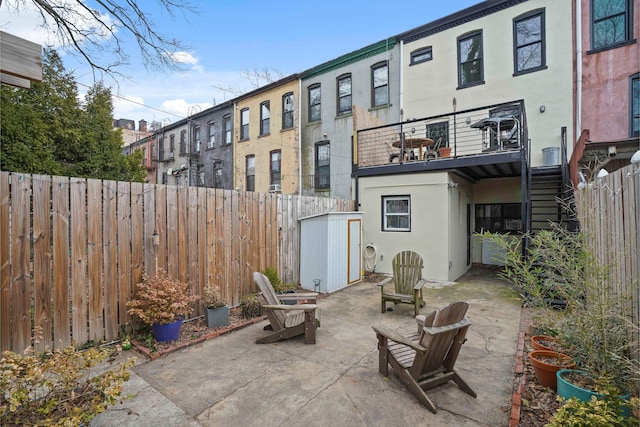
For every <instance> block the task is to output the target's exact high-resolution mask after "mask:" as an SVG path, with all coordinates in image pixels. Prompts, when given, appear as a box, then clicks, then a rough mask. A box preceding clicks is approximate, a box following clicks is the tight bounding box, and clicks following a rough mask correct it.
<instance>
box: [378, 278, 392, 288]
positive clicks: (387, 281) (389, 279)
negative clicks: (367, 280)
mask: <svg viewBox="0 0 640 427" xmlns="http://www.w3.org/2000/svg"><path fill="white" fill-rule="evenodd" d="M392 280H393V277H387V278H386V279H384V280H383V281H382V282H380V283H378V286H380V287H382V286H384V285H386V284H387V283H389V282H390V281H392Z"/></svg>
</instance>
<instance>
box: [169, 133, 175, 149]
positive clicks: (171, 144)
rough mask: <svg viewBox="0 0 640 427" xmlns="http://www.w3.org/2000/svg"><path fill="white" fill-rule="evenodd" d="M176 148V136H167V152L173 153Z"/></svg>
mask: <svg viewBox="0 0 640 427" xmlns="http://www.w3.org/2000/svg"><path fill="white" fill-rule="evenodd" d="M175 147H176V136H175V135H174V134H171V135H169V151H170V152H172V153H173V150H174V149H175Z"/></svg>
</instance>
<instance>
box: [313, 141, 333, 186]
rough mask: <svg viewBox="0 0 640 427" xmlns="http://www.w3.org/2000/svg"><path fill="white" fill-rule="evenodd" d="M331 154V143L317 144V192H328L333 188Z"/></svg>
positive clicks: (315, 183) (322, 142)
mask: <svg viewBox="0 0 640 427" xmlns="http://www.w3.org/2000/svg"><path fill="white" fill-rule="evenodd" d="M330 154H331V151H330V145H329V141H320V142H317V143H316V170H315V182H314V185H315V188H316V189H317V190H328V189H329V188H331V181H330V177H331V175H330V170H331V167H330V165H331V164H330V158H331V156H330Z"/></svg>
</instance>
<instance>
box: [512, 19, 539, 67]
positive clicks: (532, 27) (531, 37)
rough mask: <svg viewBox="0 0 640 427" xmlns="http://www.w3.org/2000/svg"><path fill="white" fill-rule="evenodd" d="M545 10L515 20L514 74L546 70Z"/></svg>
mask: <svg viewBox="0 0 640 427" xmlns="http://www.w3.org/2000/svg"><path fill="white" fill-rule="evenodd" d="M544 32H545V29H544V9H542V10H536V11H533V12H529V13H527V14H525V15H522V16H519V17H518V18H516V19H514V20H513V49H514V52H513V65H514V70H513V72H514V74H522V73H528V72H531V71H538V70H542V69H544V68H546V63H545V61H546V54H545V51H546V47H545V36H544Z"/></svg>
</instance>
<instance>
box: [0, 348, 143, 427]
mask: <svg viewBox="0 0 640 427" xmlns="http://www.w3.org/2000/svg"><path fill="white" fill-rule="evenodd" d="M111 354H112V351H111V350H108V349H99V348H95V347H93V348H89V349H87V350H83V351H79V350H76V349H75V348H74V347H73V346H69V347H66V348H64V349H61V350H56V351H53V352H51V351H45V352H44V353H42V354H37V355H36V354H35V353H34V352H33V350H32V349H31V348H29V349H27V350H26V351H25V352H24V354H23V355H20V354H17V353H13V352H11V351H6V352H4V353H3V355H2V358H1V359H0V425H7V426H9V425H47V426H49V425H53V426H62V425H64V426H68V425H80V424H85V425H89V421H90V420H91V419H92V418H94V417H95V416H96V415H97V414H99V413H101V412H103V411H104V409H105V407H106V405H110V404H114V403H116V398H117V397H118V396H120V394H121V393H122V384H123V383H124V382H125V381H127V380H129V371H128V368H129V367H131V366H133V364H134V362H135V359H129V360H128V361H127V362H125V363H123V364H121V365H120V366H119V367H118V369H116V370H108V371H106V372H104V373H102V374H100V375H95V376H91V375H90V374H91V368H93V367H95V366H96V365H97V364H98V363H101V362H103V361H105V360H106V359H107V358H109V357H110V356H111Z"/></svg>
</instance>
